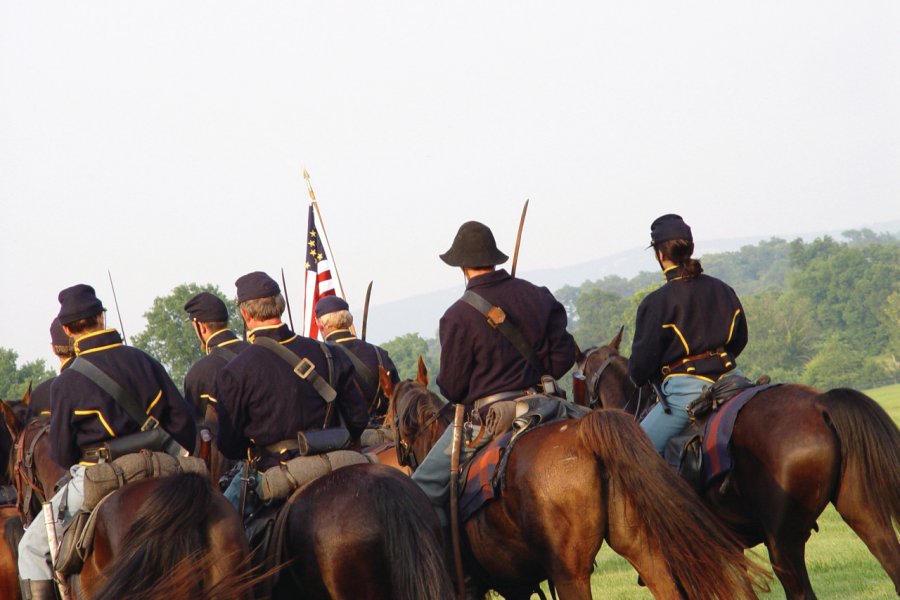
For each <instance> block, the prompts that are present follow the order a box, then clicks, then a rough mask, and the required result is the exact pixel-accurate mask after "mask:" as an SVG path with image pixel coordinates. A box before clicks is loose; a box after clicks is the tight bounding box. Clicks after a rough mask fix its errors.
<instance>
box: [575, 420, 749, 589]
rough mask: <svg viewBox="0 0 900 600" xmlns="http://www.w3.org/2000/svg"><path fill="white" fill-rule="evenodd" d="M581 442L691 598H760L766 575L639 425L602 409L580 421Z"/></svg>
mask: <svg viewBox="0 0 900 600" xmlns="http://www.w3.org/2000/svg"><path fill="white" fill-rule="evenodd" d="M578 438H579V440H580V442H581V443H582V444H583V445H584V446H585V447H587V448H589V449H590V450H592V451H593V452H594V454H595V455H596V456H597V458H598V459H599V461H600V462H601V463H602V464H601V468H602V469H604V470H605V471H606V473H607V474H608V476H609V478H610V480H611V481H610V482H611V483H612V484H613V485H616V486H617V487H618V489H619V490H620V491H621V492H622V494H623V495H624V496H625V497H626V498H627V499H628V501H629V502H630V503H631V505H632V507H633V509H634V511H635V513H636V514H637V515H639V520H638V521H637V522H636V523H635V525H636V526H637V527H638V528H640V530H641V533H642V535H643V538H644V539H645V540H646V541H647V543H649V544H651V545H652V547H653V548H654V549H655V550H656V551H657V552H659V554H661V555H662V557H663V559H664V560H665V562H666V565H667V566H668V568H669V570H670V572H671V575H672V577H673V578H674V579H675V581H676V582H678V584H679V585H680V586H681V587H682V589H683V590H684V592H685V596H686V597H687V598H710V599H712V598H718V599H720V600H724V599H738V598H740V599H744V598H747V599H749V598H756V592H755V589H756V588H758V587H764V586H762V585H761V584H760V583H759V582H760V581H762V579H763V578H764V577H766V576H765V570H764V569H763V568H762V567H761V566H760V565H759V564H757V563H756V561H754V560H752V559H750V558H748V557H747V556H745V555H744V552H743V548H742V546H741V544H740V543H739V542H738V541H737V539H736V538H735V537H734V536H733V535H732V534H731V533H730V532H729V531H728V530H727V529H725V527H724V526H723V525H722V524H721V523H720V521H719V520H718V519H717V518H716V517H715V515H713V514H712V513H711V512H710V511H709V510H708V509H707V508H706V507H705V506H704V504H703V502H702V501H701V500H700V499H699V498H698V497H697V494H696V493H695V492H694V490H692V489H691V487H690V486H689V485H688V484H687V483H686V482H685V481H683V480H682V479H681V478H680V477H679V476H678V475H677V474H676V473H675V471H674V470H672V468H671V467H669V465H667V464H666V463H665V461H663V460H662V459H661V458H660V456H659V455H658V454H657V453H656V451H655V450H654V448H653V446H652V444H651V443H650V440H649V438H647V436H646V434H645V433H644V432H643V431H642V430H641V428H640V427H639V426H638V425H637V423H635V421H634V419H633V418H632V417H631V416H630V415H628V414H626V413H624V412H622V411H620V410H597V411H594V412H592V413H591V414H590V415H588V416H586V417H584V418H583V419H581V421H580V423H579V428H578Z"/></svg>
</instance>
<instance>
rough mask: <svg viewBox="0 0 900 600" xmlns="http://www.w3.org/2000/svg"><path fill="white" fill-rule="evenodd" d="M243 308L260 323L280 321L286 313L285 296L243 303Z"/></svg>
mask: <svg viewBox="0 0 900 600" xmlns="http://www.w3.org/2000/svg"><path fill="white" fill-rule="evenodd" d="M241 308H243V309H244V310H245V311H247V314H248V315H250V316H251V317H253V318H254V319H257V320H259V321H266V320H268V319H278V318H280V317H281V315H282V313H284V296H282V295H281V294H277V295H275V296H269V297H268V298H254V299H253V300H244V301H243V302H241Z"/></svg>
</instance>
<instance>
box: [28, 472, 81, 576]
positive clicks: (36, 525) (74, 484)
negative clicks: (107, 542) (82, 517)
mask: <svg viewBox="0 0 900 600" xmlns="http://www.w3.org/2000/svg"><path fill="white" fill-rule="evenodd" d="M69 473H71V474H72V479H71V481H69V483H67V484H66V485H64V486H63V487H61V488H60V489H59V491H58V492H56V495H55V496H53V498H52V499H51V500H50V504H51V505H52V506H53V516H54V518H56V515H57V514H58V512H59V505H60V503H61V502H62V498H63V495H64V494H65V493H66V490H68V494H69V495H68V497H67V498H66V510H65V513H64V515H63V522H62V525H63V527H64V526H65V525H66V524H68V523H69V521H71V520H72V517H74V516H75V513H77V512H78V511H79V510H80V509H81V506H82V505H83V504H84V467H83V466H81V465H75V466H73V467H72V468H71V469H69ZM56 531H57V535H58V536H62V527H60V525H59V523H57V526H56ZM52 578H53V572H52V570H51V566H50V542H49V541H48V539H47V526H46V525H44V515H42V514H41V513H38V515H37V516H36V517H35V518H34V520H33V521H32V522H31V524H30V525H28V528H27V529H25V534H24V535H23V536H22V541H20V542H19V579H23V580H24V579H30V580H32V581H37V580H48V579H52Z"/></svg>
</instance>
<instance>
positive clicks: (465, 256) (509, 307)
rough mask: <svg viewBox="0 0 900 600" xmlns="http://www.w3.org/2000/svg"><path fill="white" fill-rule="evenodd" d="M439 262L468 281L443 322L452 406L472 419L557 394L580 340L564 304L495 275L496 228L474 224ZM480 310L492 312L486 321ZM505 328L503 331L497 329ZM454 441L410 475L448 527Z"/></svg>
mask: <svg viewBox="0 0 900 600" xmlns="http://www.w3.org/2000/svg"><path fill="white" fill-rule="evenodd" d="M440 258H441V260H443V261H444V262H445V263H446V264H448V265H450V266H451V267H460V268H461V269H462V272H463V275H464V277H465V279H466V281H467V284H466V294H464V296H463V298H461V299H459V300H457V301H456V302H455V303H453V304H452V305H451V306H450V308H448V309H447V311H446V312H445V313H444V315H443V316H442V317H441V321H440V329H439V335H440V341H441V363H440V373H439V374H438V376H437V384H438V387H440V389H441V392H442V393H443V394H444V396H445V397H446V398H447V400H449V401H450V402H452V403H454V404H464V405H465V406H466V412H467V414H468V415H469V416H471V414H472V413H473V412H475V411H484V410H486V409H487V407H488V406H489V405H490V404H491V403H492V402H494V401H498V400H503V399H511V398H514V397H517V396H522V395H524V394H525V393H527V392H528V391H541V392H545V393H550V394H555V393H557V391H556V389H555V387H554V385H553V384H554V380H555V379H558V378H560V377H562V376H563V375H564V374H565V373H566V372H567V371H568V370H569V368H570V367H571V366H572V364H573V363H574V362H575V339H574V338H573V337H572V336H571V335H570V334H569V332H568V331H566V324H567V317H566V311H565V308H564V307H563V305H562V304H560V303H559V302H558V301H557V300H556V298H554V297H553V294H551V293H550V291H549V290H548V289H547V288H545V287H538V286H536V285H534V284H532V283H529V282H528V281H525V280H524V279H519V278H517V277H513V276H511V275H510V274H509V273H507V271H506V270H505V269H499V270H498V269H497V268H496V267H497V265H501V264H503V263H504V262H506V260H507V259H508V258H509V257H507V256H506V255H505V254H504V253H502V252H500V250H498V249H497V244H496V242H495V241H494V234H493V233H492V232H491V230H490V229H489V228H488V227H487V226H486V225H484V224H482V223H479V222H477V221H469V222H466V223H463V224H462V226H461V227H460V228H459V231H458V232H457V234H456V237H455V238H454V240H453V244H452V245H451V247H450V249H449V250H448V251H447V252H445V253H444V254H441V255H440ZM479 298H480V299H481V300H480V301H479ZM473 302H474V303H475V304H473ZM476 304H483V305H487V306H490V309H489V310H488V311H487V312H488V314H487V317H488V318H487V319H486V317H485V314H484V312H482V310H481V309H480V308H477V307H476ZM489 319H491V320H489ZM498 321H499V322H498ZM503 323H506V324H508V325H503ZM501 326H502V327H503V328H504V329H506V331H504V330H503V329H500V330H495V327H501ZM509 326H512V328H513V329H514V332H513V333H508V331H509V329H508V328H509ZM507 335H510V336H511V337H512V338H514V339H516V340H518V342H514V341H512V340H511V339H510V337H507ZM452 437H453V432H452V428H451V427H448V428H447V429H446V430H445V431H444V434H443V435H442V436H441V437H440V438H439V439H438V441H437V442H436V443H435V445H434V447H432V449H431V451H430V452H429V453H428V455H427V456H426V457H425V459H424V460H423V461H422V463H421V464H420V465H419V468H418V469H416V471H415V472H414V473H413V476H412V477H413V480H414V481H416V483H418V484H419V486H420V487H421V488H422V489H423V490H424V491H425V494H426V495H427V496H428V498H429V499H430V500H431V502H432V504H433V505H434V507H435V509H436V510H437V512H438V514H439V515H440V516H441V519H442V521H443V522H444V523H446V522H447V521H446V514H445V512H444V506H445V505H446V503H447V501H448V499H449V495H448V494H449V480H450V451H449V448H450V445H451V442H452ZM486 441H487V440H485V442H486ZM469 450H470V449H469Z"/></svg>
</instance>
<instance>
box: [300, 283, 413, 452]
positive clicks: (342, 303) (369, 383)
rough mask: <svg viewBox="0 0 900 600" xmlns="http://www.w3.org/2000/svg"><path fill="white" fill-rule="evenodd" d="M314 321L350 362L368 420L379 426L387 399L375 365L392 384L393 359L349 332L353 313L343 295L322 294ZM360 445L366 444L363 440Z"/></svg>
mask: <svg viewBox="0 0 900 600" xmlns="http://www.w3.org/2000/svg"><path fill="white" fill-rule="evenodd" d="M316 323H317V324H318V326H319V331H321V332H322V337H323V338H324V339H325V341H326V342H327V343H329V344H331V345H333V346H335V347H336V348H338V352H341V353H343V354H344V355H345V356H347V358H349V359H350V362H352V363H353V369H354V375H353V378H354V380H355V381H356V384H357V385H358V386H359V389H360V391H361V392H362V395H363V398H365V400H366V403H367V404H368V405H369V422H370V424H371V425H373V426H381V425H382V423H383V421H384V414H385V413H386V412H387V405H388V398H386V397H385V395H384V391H383V390H382V389H381V384H380V383H379V381H378V368H379V367H381V368H382V369H384V370H385V371H386V372H387V373H388V376H389V377H390V378H391V380H392V381H393V382H394V383H398V382H399V381H400V377H399V376H398V374H397V367H395V366H394V361H392V360H391V357H390V355H388V353H387V351H386V350H384V349H383V348H379V347H378V346H376V345H375V344H370V343H368V342H366V341H365V340H361V339H359V338H358V337H356V335H354V333H353V329H352V327H353V315H352V314H350V305H349V304H347V301H346V300H344V299H343V298H339V297H337V296H325V297H324V298H322V299H320V300H319V301H318V302H317V303H316ZM363 445H366V444H365V442H364V443H363Z"/></svg>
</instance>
